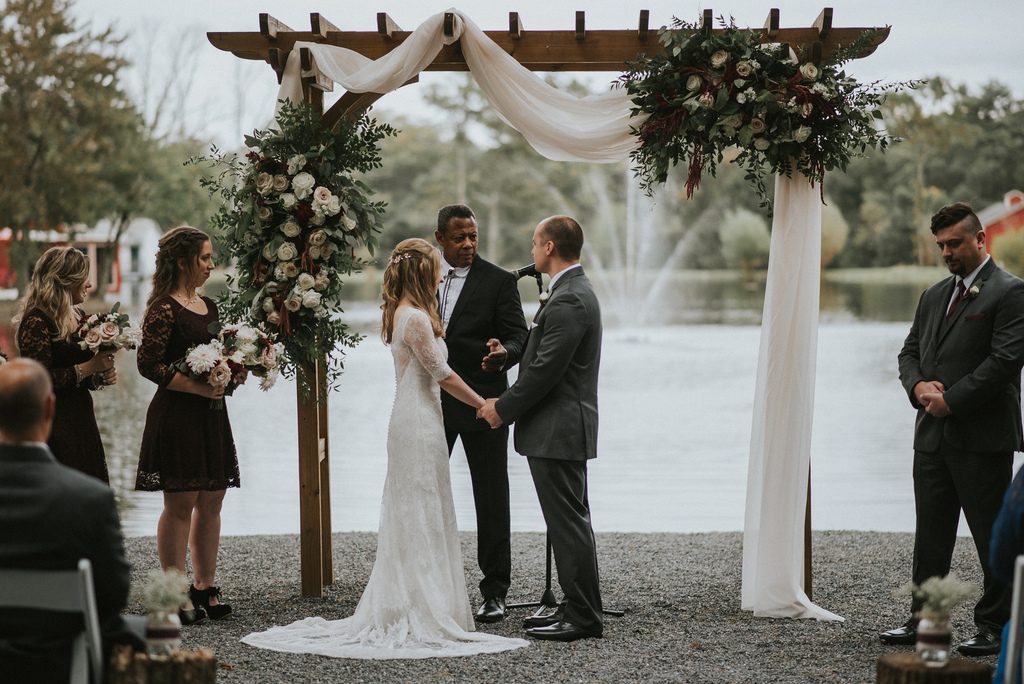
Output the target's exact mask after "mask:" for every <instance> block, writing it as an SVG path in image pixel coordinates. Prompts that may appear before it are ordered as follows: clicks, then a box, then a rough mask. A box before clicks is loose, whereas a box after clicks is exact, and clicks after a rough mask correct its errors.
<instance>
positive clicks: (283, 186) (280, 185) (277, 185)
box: [274, 174, 288, 192]
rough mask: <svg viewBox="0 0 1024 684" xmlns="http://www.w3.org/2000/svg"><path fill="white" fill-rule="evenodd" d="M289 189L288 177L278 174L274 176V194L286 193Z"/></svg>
mask: <svg viewBox="0 0 1024 684" xmlns="http://www.w3.org/2000/svg"><path fill="white" fill-rule="evenodd" d="M287 189H288V176H282V175H281V174H278V175H276V176H274V192H284V191H285V190H287Z"/></svg>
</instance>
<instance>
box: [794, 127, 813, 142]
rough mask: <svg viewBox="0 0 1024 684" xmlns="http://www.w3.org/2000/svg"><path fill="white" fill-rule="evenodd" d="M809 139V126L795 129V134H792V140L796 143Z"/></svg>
mask: <svg viewBox="0 0 1024 684" xmlns="http://www.w3.org/2000/svg"><path fill="white" fill-rule="evenodd" d="M809 137H811V129H810V127H809V126H801V127H800V128H798V129H796V132H795V133H793V140H796V141H797V142H798V143H802V142H806V140H807V139H808V138H809Z"/></svg>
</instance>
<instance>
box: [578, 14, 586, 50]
mask: <svg viewBox="0 0 1024 684" xmlns="http://www.w3.org/2000/svg"><path fill="white" fill-rule="evenodd" d="M586 39H587V13H586V12H584V11H582V10H577V12H576V42H578V43H582V42H583V41H584V40H586Z"/></svg>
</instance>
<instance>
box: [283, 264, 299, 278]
mask: <svg viewBox="0 0 1024 684" xmlns="http://www.w3.org/2000/svg"><path fill="white" fill-rule="evenodd" d="M284 275H285V277H287V278H288V279H289V280H291V279H292V278H295V277H296V276H298V275H299V267H298V266H296V265H295V264H294V263H292V262H289V263H287V264H285V265H284Z"/></svg>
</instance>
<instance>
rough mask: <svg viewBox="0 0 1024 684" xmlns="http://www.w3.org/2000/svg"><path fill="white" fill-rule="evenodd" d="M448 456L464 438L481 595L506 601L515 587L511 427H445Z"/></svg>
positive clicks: (463, 445) (463, 444)
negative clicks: (511, 491)
mask: <svg viewBox="0 0 1024 684" xmlns="http://www.w3.org/2000/svg"><path fill="white" fill-rule="evenodd" d="M445 437H446V438H447V439H448V455H449V456H451V453H452V448H453V447H454V446H455V440H456V439H458V438H459V437H462V447H463V448H464V449H465V450H466V461H467V462H468V463H469V476H470V479H471V480H472V481H473V503H474V504H475V507H476V530H477V532H476V538H477V553H476V557H477V563H479V565H480V571H481V572H482V573H483V579H481V580H480V593H481V594H482V595H483V597H484V598H485V599H489V598H500V599H504V598H505V596H506V595H507V594H508V588H509V585H510V584H511V583H512V534H511V532H510V522H509V494H508V427H507V426H506V427H501V428H498V429H497V430H491V429H486V430H472V431H470V430H464V431H462V432H461V433H460V432H459V431H458V430H452V429H450V428H448V427H447V426H446V427H445Z"/></svg>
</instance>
